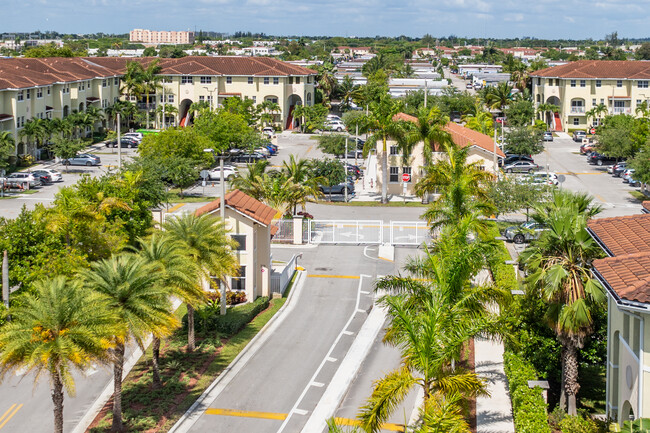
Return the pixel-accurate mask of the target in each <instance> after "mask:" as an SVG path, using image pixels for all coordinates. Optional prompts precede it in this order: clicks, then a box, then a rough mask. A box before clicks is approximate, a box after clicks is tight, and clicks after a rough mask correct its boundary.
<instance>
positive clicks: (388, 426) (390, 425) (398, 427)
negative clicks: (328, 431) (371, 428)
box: [334, 418, 404, 432]
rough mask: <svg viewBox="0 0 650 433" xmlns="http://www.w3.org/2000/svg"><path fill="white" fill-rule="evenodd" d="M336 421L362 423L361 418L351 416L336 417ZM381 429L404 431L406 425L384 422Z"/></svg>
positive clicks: (340, 423) (347, 423)
mask: <svg viewBox="0 0 650 433" xmlns="http://www.w3.org/2000/svg"><path fill="white" fill-rule="evenodd" d="M334 422H336V424H337V425H349V426H355V427H358V426H360V425H361V423H360V422H359V420H356V419H350V418H334ZM381 430H388V431H401V432H403V431H404V426H403V425H402V424H393V423H388V422H387V423H384V424H382V426H381Z"/></svg>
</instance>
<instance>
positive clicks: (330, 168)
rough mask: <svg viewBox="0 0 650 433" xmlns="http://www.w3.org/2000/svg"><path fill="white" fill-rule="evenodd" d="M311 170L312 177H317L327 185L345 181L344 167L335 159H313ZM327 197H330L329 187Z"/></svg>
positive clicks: (330, 185)
mask: <svg viewBox="0 0 650 433" xmlns="http://www.w3.org/2000/svg"><path fill="white" fill-rule="evenodd" d="M311 171H312V174H313V176H314V177H316V178H318V179H319V180H320V181H321V182H322V183H323V185H325V186H328V187H332V186H334V185H338V184H339V183H341V182H345V178H346V173H345V167H343V164H341V163H340V162H339V161H337V160H335V159H329V158H324V159H317V160H313V161H312V164H311ZM329 198H330V200H331V199H332V193H331V189H330V194H329Z"/></svg>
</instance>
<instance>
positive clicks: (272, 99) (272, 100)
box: [266, 98, 278, 104]
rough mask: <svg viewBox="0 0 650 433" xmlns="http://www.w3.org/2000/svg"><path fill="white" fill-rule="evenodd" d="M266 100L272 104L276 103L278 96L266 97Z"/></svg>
mask: <svg viewBox="0 0 650 433" xmlns="http://www.w3.org/2000/svg"><path fill="white" fill-rule="evenodd" d="M266 100H267V101H269V102H272V103H274V104H277V103H278V98H266Z"/></svg>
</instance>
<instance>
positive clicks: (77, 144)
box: [50, 136, 86, 170]
mask: <svg viewBox="0 0 650 433" xmlns="http://www.w3.org/2000/svg"><path fill="white" fill-rule="evenodd" d="M85 148H86V143H84V142H83V141H81V140H79V139H76V140H72V139H68V138H65V137H61V136H57V137H54V140H53V142H52V144H51V145H50V150H51V151H52V153H53V154H54V156H56V157H57V158H59V159H69V158H74V157H75V156H77V153H79V152H80V151H81V150H83V149H85ZM67 169H68V164H66V170H67Z"/></svg>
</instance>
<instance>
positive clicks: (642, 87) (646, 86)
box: [637, 80, 648, 89]
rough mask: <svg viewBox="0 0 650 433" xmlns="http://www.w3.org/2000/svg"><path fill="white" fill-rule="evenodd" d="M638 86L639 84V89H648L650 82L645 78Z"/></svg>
mask: <svg viewBox="0 0 650 433" xmlns="http://www.w3.org/2000/svg"><path fill="white" fill-rule="evenodd" d="M637 86H639V89H647V88H648V82H647V81H645V80H642V81H638V82H637Z"/></svg>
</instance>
